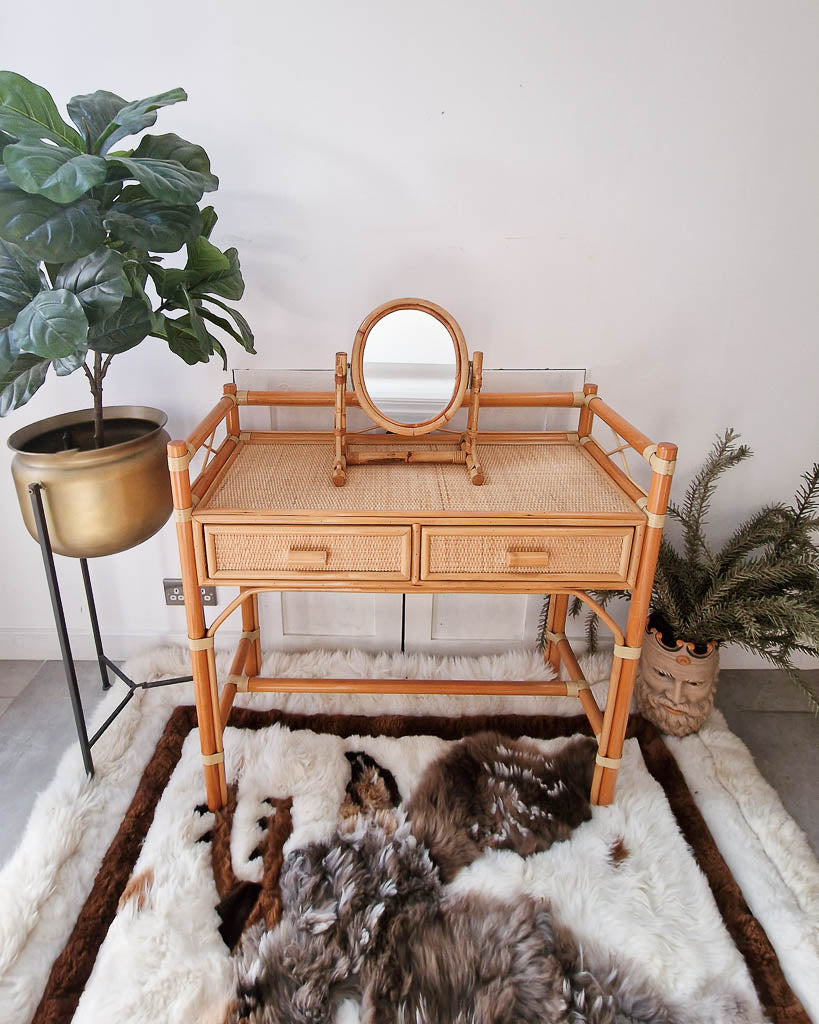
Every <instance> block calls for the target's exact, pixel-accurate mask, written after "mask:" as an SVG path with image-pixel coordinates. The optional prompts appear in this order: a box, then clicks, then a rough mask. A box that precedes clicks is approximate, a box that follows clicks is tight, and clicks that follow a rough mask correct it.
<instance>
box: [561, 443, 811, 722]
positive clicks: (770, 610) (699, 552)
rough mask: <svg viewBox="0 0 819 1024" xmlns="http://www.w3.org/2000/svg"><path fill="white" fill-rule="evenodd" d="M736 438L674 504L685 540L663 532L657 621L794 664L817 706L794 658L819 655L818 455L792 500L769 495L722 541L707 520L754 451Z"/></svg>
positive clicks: (693, 637)
mask: <svg viewBox="0 0 819 1024" xmlns="http://www.w3.org/2000/svg"><path fill="white" fill-rule="evenodd" d="M738 440H739V435H738V434H736V433H735V432H734V431H733V430H732V429H728V430H726V431H725V433H724V434H723V435H722V436H721V437H718V438H717V440H716V442H715V443H714V445H713V447H712V448H711V451H710V452H709V454H708V457H707V459H706V460H705V463H704V464H703V466H702V468H701V469H700V471H699V472H698V473H697V474H696V476H695V477H694V478H693V480H692V481H691V483H690V484H689V485H688V489H687V490H686V493H685V497H684V499H683V502H682V504H681V505H677V504H674V503H671V504H669V507H668V514H669V517H670V519H671V520H673V521H675V522H676V523H677V524H678V526H679V534H680V543H679V545H675V544H674V543H672V541H671V540H670V539H669V538H668V536H664V537H663V540H662V543H661V546H660V553H659V558H658V561H657V572H656V575H655V578H654V590H653V593H652V598H651V618H652V625H654V626H656V627H657V628H658V630H659V631H660V634H661V636H662V637H663V640H664V641H665V642H666V643H667V644H669V645H673V644H674V643H675V642H676V641H677V640H682V641H685V642H686V643H691V644H696V645H698V647H700V648H701V649H702V650H705V648H706V646H707V644H709V643H716V644H724V643H736V644H739V646H740V647H744V648H745V649H746V650H749V651H753V652H754V653H756V654H761V655H762V656H763V657H764V658H766V659H767V660H768V661H770V662H771V663H772V664H773V665H775V666H776V667H777V668H780V669H782V670H783V671H784V672H786V673H787V675H788V676H789V678H790V679H791V680H792V681H793V682H794V683H795V685H796V686H797V687H798V688H799V689H800V690H801V691H802V692H803V693H804V694H805V696H806V698H807V700H808V702H809V704H810V706H811V709H812V710H813V712H814V714H819V702H817V700H816V698H815V697H814V695H813V693H812V692H811V691H810V689H809V688H808V687H807V685H806V684H805V682H804V680H803V679H802V677H801V675H800V674H799V671H798V670H797V669H796V667H795V666H794V664H793V659H794V656H795V655H797V654H808V655H811V656H813V657H819V544H817V533H816V532H817V530H819V518H817V513H818V512H819V463H814V464H813V466H812V468H811V469H810V470H809V471H808V472H806V473H805V474H804V475H803V477H802V484H801V486H800V487H799V489H798V491H797V493H796V495H795V497H794V500H793V502H792V503H791V504H790V505H786V504H783V503H777V504H772V505H765V506H764V507H763V508H761V509H760V510H759V511H758V512H756V513H754V514H753V515H752V516H751V517H750V518H749V519H747V520H746V521H745V522H743V523H741V524H740V525H739V526H737V527H736V529H735V530H734V532H733V534H732V535H731V536H730V537H729V538H728V540H727V541H726V543H725V544H723V545H722V547H721V548H715V547H713V546H712V543H711V542H710V541H709V539H708V535H707V525H708V515H709V512H710V509H711V501H712V499H713V497H714V494H715V493H716V489H717V485H718V483H719V480H720V478H721V476H722V474H723V473H725V472H726V470H728V469H731V468H732V467H733V466H736V465H738V464H739V463H740V462H744V461H745V460H746V459H748V458H750V457H751V455H752V454H753V453H752V452H751V449H750V448H749V447H748V446H747V445H744V444H739V443H738ZM621 596H625V594H624V592H622V591H598V592H596V593H595V594H594V597H595V599H596V600H598V601H600V602H601V603H602V604H603V605H605V604H606V603H608V601H610V600H611V599H612V598H613V597H621ZM547 602H548V598H547ZM547 607H548V604H547ZM584 607H585V606H584V605H583V604H582V603H581V602H580V601H579V600H577V599H575V600H574V601H573V602H572V604H571V607H570V614H571V615H572V616H577V615H579V614H580V612H581V611H582V609H583V608H584ZM545 612H546V608H544V613H543V616H542V622H543V628H542V630H541V640H542V641H543V636H544V631H545ZM597 625H598V623H597V618H596V617H595V616H594V615H589V616H588V618H587V621H586V633H587V639H588V641H589V647H590V649H591V650H595V649H596V646H597Z"/></svg>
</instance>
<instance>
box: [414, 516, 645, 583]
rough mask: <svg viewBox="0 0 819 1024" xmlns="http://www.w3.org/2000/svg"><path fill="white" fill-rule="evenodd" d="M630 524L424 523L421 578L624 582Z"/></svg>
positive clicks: (626, 577) (628, 551) (631, 541)
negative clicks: (490, 525) (589, 525)
mask: <svg viewBox="0 0 819 1024" xmlns="http://www.w3.org/2000/svg"><path fill="white" fill-rule="evenodd" d="M633 541H634V529H633V527H630V526H601V527H574V526H565V527H561V526H544V527H537V526H535V527H531V526H529V527H524V526H520V527H519V526H495V527H480V526H424V527H422V529H421V579H422V580H461V579H488V580H516V579H520V578H521V577H525V578H526V579H530V580H544V581H546V580H561V581H565V580H584V581H589V582H599V583H607V584H611V583H621V584H623V586H626V585H627V583H628V571H629V561H630V558H631V548H632V544H633Z"/></svg>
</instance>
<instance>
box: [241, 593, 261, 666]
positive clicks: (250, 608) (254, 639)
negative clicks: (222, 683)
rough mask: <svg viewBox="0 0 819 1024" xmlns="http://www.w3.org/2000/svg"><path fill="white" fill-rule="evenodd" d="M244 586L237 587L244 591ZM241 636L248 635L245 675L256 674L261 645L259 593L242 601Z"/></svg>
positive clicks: (259, 660)
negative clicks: (248, 644) (248, 648)
mask: <svg viewBox="0 0 819 1024" xmlns="http://www.w3.org/2000/svg"><path fill="white" fill-rule="evenodd" d="M246 589H247V588H246V587H239V593H240V594H241V593H244V591H245V590H246ZM242 631H243V632H242V636H249V638H250V641H251V643H250V650H249V651H248V654H247V658H246V659H245V675H247V676H257V675H258V674H259V671H260V669H261V667H262V646H261V639H260V634H259V595H258V594H253V595H252V596H251V597H249V598H248V599H247V600H246V601H243V602H242Z"/></svg>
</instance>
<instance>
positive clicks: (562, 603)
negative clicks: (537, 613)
mask: <svg viewBox="0 0 819 1024" xmlns="http://www.w3.org/2000/svg"><path fill="white" fill-rule="evenodd" d="M568 611H569V595H568V594H550V595H549V611H548V614H547V616H546V639H547V640H548V645H547V647H546V658H545V660H546V662H547V663H548V664H549V665H551V666H552V668H553V669H554V671H555V674H556V675H557V677H558V678H559V677H560V649H559V643H560V640H561V639H562V638H563V637H564V636H565V631H566V615H567V614H568Z"/></svg>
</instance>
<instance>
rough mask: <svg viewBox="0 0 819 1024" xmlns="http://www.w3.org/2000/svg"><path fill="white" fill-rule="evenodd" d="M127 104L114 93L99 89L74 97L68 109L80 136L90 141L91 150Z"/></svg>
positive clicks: (69, 102)
mask: <svg viewBox="0 0 819 1024" xmlns="http://www.w3.org/2000/svg"><path fill="white" fill-rule="evenodd" d="M127 103H128V101H127V100H124V99H123V98H122V97H121V96H117V94H116V93H114V92H106V91H105V90H104V89H97V91H96V92H89V93H85V94H84V95H83V96H72V97H71V99H70V100H69V101H68V103H67V105H66V107H67V110H68V116H69V117H70V118H71V120H72V121H73V122H74V124H75V125H76V126H77V128H79V131H80V134H81V135H82V136H83V138H85V139H88V140H89V141H90V146H89V148H90V147H91V146H93V145H94V143H95V142H96V141H97V139H98V138H99V137H100V135H102V133H103V132H104V131H105V129H106V128H107V127H108V125H109V124H110V123H111V121H113V119H114V118H115V117H116V116H117V114H118V113H119V112H120V110H122V108H123V107H124V106H127Z"/></svg>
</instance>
